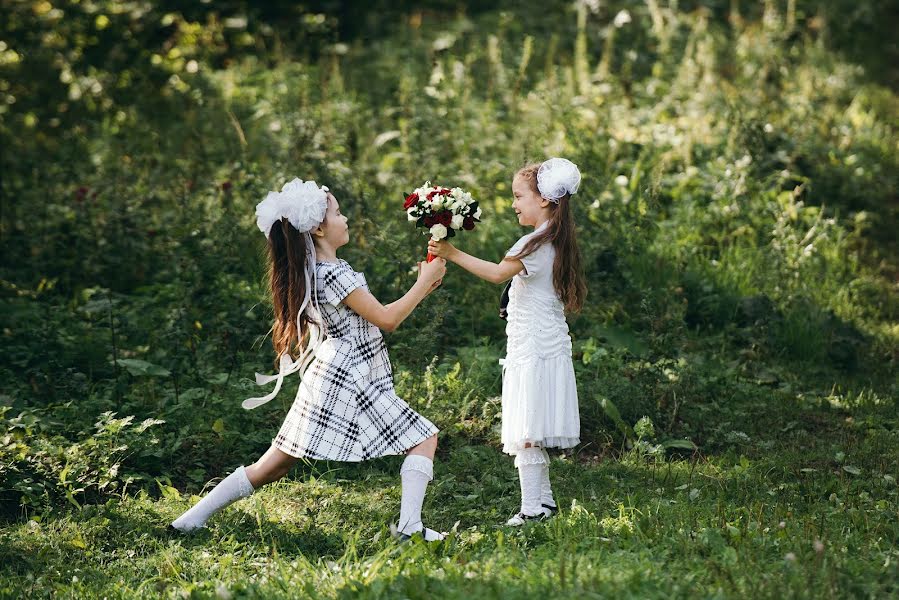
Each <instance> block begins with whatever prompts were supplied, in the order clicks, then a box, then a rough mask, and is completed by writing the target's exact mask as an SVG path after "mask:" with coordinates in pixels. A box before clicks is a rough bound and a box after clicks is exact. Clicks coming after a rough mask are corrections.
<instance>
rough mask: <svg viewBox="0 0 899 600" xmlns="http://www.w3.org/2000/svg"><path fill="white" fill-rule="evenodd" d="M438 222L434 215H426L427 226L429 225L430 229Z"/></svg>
mask: <svg viewBox="0 0 899 600" xmlns="http://www.w3.org/2000/svg"><path fill="white" fill-rule="evenodd" d="M436 224H437V219H435V218H434V217H425V227H427V228H428V229H430V228H431V227H433V226H434V225H436Z"/></svg>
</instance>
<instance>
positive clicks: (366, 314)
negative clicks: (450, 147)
mask: <svg viewBox="0 0 899 600" xmlns="http://www.w3.org/2000/svg"><path fill="white" fill-rule="evenodd" d="M256 218H257V225H258V226H259V229H261V230H262V232H263V233H264V234H265V235H266V237H267V238H268V251H269V280H270V284H271V293H272V305H273V307H274V310H275V324H274V327H273V329H272V341H273V343H274V346H275V350H276V351H277V353H278V355H279V372H278V374H277V375H270V376H265V375H260V374H258V373H257V375H256V382H257V383H258V384H260V385H265V384H268V383H271V382H272V381H275V382H276V385H275V388H274V390H273V391H272V392H271V393H270V394H268V395H266V396H263V397H260V398H250V399H248V400H245V401H244V403H243V406H244V408H247V409H250V408H255V407H257V406H259V405H261V404H264V403H266V402H268V401H269V400H271V399H272V398H274V397H275V395H277V393H278V392H279V391H280V390H281V387H282V384H283V382H284V378H285V377H286V376H288V375H290V374H292V373H296V372H299V373H300V376H301V377H302V380H301V383H300V386H299V389H298V390H297V396H296V399H295V400H294V403H293V406H292V407H291V409H290V412H289V413H288V414H287V418H286V419H285V420H284V424H283V425H282V426H281V429H280V431H279V432H278V435H277V436H276V437H275V439H274V441H273V442H272V446H271V448H269V449H268V451H267V452H266V453H265V454H264V455H263V456H262V457H261V458H260V459H259V460H257V461H256V462H255V463H254V464H252V465H251V466H249V467H246V468H244V467H240V468H238V469H237V470H236V471H234V472H233V473H231V475H229V476H228V477H226V478H225V479H224V480H222V482H221V483H219V484H218V485H217V486H216V487H215V488H213V490H212V491H210V492H209V493H208V494H207V495H206V496H205V497H204V498H203V499H202V500H200V501H199V502H198V503H197V504H196V505H195V506H193V507H192V508H191V509H190V510H188V511H187V512H185V513H184V514H182V515H181V516H180V517H178V518H177V519H176V520H175V521H174V522H173V523H172V524H171V527H172V528H173V529H175V530H177V531H181V532H187V531H192V530H194V529H198V528H200V527H203V526H204V524H205V523H206V520H207V519H208V518H209V517H210V516H211V515H212V514H213V513H215V512H217V511H219V510H221V509H223V508H224V507H226V506H228V505H229V504H231V503H232V502H234V501H236V500H238V499H240V498H244V497H246V496H249V495H250V494H252V493H253V491H254V490H256V489H258V488H259V487H260V486H262V485H265V484H267V483H271V482H273V481H276V480H278V479H280V478H281V477H283V476H284V475H286V474H287V472H288V471H289V470H290V468H291V467H292V466H293V465H294V464H296V462H297V461H298V460H300V459H301V458H308V459H319V460H338V461H349V462H355V461H361V460H367V459H370V458H375V457H378V456H387V455H392V454H406V459H405V461H404V462H403V466H402V468H401V469H400V477H401V481H402V499H401V506H400V522H399V524H398V526H397V533H398V535H399V537H400V538H401V539H407V538H409V537H410V536H412V535H416V534H417V535H421V536H422V537H424V539H425V540H427V541H436V540H439V539H442V538H443V534H441V533H438V532H436V531H434V530H432V529H427V528H425V527H424V525H423V524H422V520H421V506H422V501H423V500H424V495H425V490H426V488H427V486H428V482H429V481H430V480H431V478H432V477H433V459H434V451H435V450H436V448H437V427H435V426H434V424H433V423H431V422H430V421H429V420H428V419H426V418H424V417H423V416H421V415H420V414H418V413H417V412H415V411H414V410H412V408H411V407H410V406H409V405H408V404H406V402H405V401H403V399H402V398H400V397H399V396H397V395H396V392H395V391H394V388H393V373H392V371H391V368H390V359H389V357H388V356H387V347H386V346H385V344H384V338H383V337H382V336H381V330H382V329H384V330H387V331H393V330H394V329H396V328H397V327H398V326H399V324H400V323H401V322H402V321H403V320H404V319H405V318H406V317H408V316H409V314H410V313H411V312H412V310H413V309H415V307H416V306H417V305H418V304H419V303H420V302H421V301H422V300H424V299H425V297H426V296H427V295H428V294H430V293H431V291H433V290H434V289H436V288H437V286H439V285H440V283H441V281H442V277H443V275H444V273H445V272H446V262H445V261H443V260H436V261H434V262H432V263H425V262H423V263H420V264H419V276H418V281H416V282H415V284H414V285H413V286H412V288H411V289H410V290H409V291H408V292H407V293H406V294H405V295H404V296H403V297H402V298H400V299H399V300H397V301H395V302H392V303H390V304H387V305H386V306H385V305H382V304H381V303H380V302H378V300H377V299H376V298H375V297H374V296H372V294H371V292H369V289H368V284H367V283H366V281H365V276H364V275H363V274H362V273H358V272H356V271H354V270H353V269H352V267H350V265H349V263H347V262H346V261H344V260H342V259H339V258H337V250H338V248H340V247H341V246H343V245H345V244H346V243H347V242H348V241H349V239H350V238H349V229H348V228H347V218H346V217H345V216H344V215H342V214H341V213H340V205H339V203H338V202H337V199H336V198H335V197H334V195H333V194H331V193H330V192H329V191H328V188H327V187H325V186H322V187H318V186H316V184H315V182H314V181H306V182H303V181H301V180H299V179H294V180H293V181H291V182H289V183H287V184H286V185H285V186H284V188H282V190H281V192H270V193H269V194H268V196H267V197H266V198H265V200H263V201H262V202H260V203H259V205H258V206H257V207H256ZM292 355H297V359H296V360H293V357H292Z"/></svg>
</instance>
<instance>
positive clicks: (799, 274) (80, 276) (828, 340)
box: [0, 0, 899, 516]
mask: <svg viewBox="0 0 899 600" xmlns="http://www.w3.org/2000/svg"><path fill="white" fill-rule="evenodd" d="M897 4H899V3H897V2H895V1H890V2H848V1H845V0H829V1H827V2H805V1H801V0H786V1H774V0H768V1H766V2H745V1H744V2H740V1H739V0H727V1H725V0H720V1H710V2H678V1H676V0H670V1H664V0H647V1H645V2H606V1H600V0H592V1H587V2H570V1H568V2H561V1H557V0H549V1H544V2H540V3H521V2H509V1H501V0H495V1H492V2H461V1H451V0H443V1H440V0H434V1H429V2H411V1H402V2H388V1H386V0H372V1H369V2H366V3H365V4H364V6H362V5H358V4H357V3H348V2H337V1H322V2H305V3H292V2H266V3H252V2H236V1H223V2H209V1H205V2H177V1H163V2H141V1H134V2H112V1H70V2H62V1H57V2H50V1H46V0H45V1H17V0H12V1H10V0H7V1H5V2H4V3H3V15H4V23H3V29H2V33H0V135H2V140H0V146H2V181H0V191H2V214H0V233H2V251H3V262H2V271H0V303H2V311H0V336H2V344H0V382H2V396H0V406H2V408H0V508H2V512H3V514H4V515H6V516H13V515H16V514H20V512H21V510H23V508H24V509H25V510H26V512H33V511H44V510H48V509H50V508H51V507H53V506H57V507H58V506H60V503H66V500H67V501H68V504H74V505H79V504H80V503H83V502H85V501H88V502H90V501H95V500H97V499H100V498H102V497H104V495H108V494H118V493H125V492H126V491H127V490H128V489H134V488H136V487H142V488H144V489H147V490H149V491H151V492H153V491H154V490H157V491H158V489H159V488H161V487H163V486H166V485H171V484H175V485H179V486H187V487H190V488H192V489H196V488H197V487H198V486H199V485H201V484H202V483H204V482H205V481H207V480H208V478H209V477H212V476H214V475H216V474H220V473H221V472H223V470H224V469H225V468H226V467H227V466H230V465H233V464H236V463H238V462H242V461H246V460H248V459H249V458H251V457H252V456H254V455H255V454H256V453H258V452H260V451H262V450H264V449H265V447H266V446H267V444H268V442H269V441H270V439H271V436H272V434H273V432H274V431H275V427H276V426H277V424H278V423H279V421H280V420H281V418H282V416H283V414H284V412H285V411H286V409H287V407H288V406H289V404H290V400H291V394H290V393H289V392H286V393H283V394H282V395H281V397H279V399H278V400H277V401H275V402H273V403H272V404H271V405H269V407H266V408H265V409H260V410H257V411H255V412H252V413H248V412H245V411H242V410H241V409H240V408H239V402H240V400H242V399H243V398H245V397H248V396H250V395H254V394H255V393H256V392H257V390H256V389H254V388H255V386H254V385H253V384H252V374H253V371H255V370H260V371H261V370H265V369H267V368H268V369H270V368H271V366H272V362H273V353H272V350H271V345H270V342H269V340H268V338H267V336H266V335H265V332H266V331H267V330H268V328H269V327H270V317H271V314H270V307H269V306H268V304H267V301H266V298H265V279H264V271H263V269H264V262H263V250H264V244H263V242H264V237H263V236H261V235H260V234H259V232H258V230H257V229H256V227H255V222H254V217H253V209H254V206H255V204H256V203H257V202H258V201H259V200H260V199H261V198H262V197H263V196H264V194H265V192H266V191H267V190H269V189H276V188H279V187H280V185H281V184H282V183H284V182H285V181H286V180H288V179H289V178H292V177H294V176H300V177H303V178H314V179H316V180H317V181H319V182H324V183H327V184H328V185H329V186H330V187H331V189H332V190H334V191H335V194H336V195H337V197H338V198H339V199H340V200H341V203H342V206H343V207H344V208H345V210H346V212H347V214H348V215H349V218H350V224H351V233H352V241H351V244H350V246H348V247H347V248H346V249H345V252H344V253H343V256H344V257H345V258H346V259H348V260H349V261H350V262H351V263H352V264H353V265H354V266H355V267H356V269H357V270H360V271H363V272H365V273H366V274H367V275H368V281H369V282H370V285H371V286H372V288H373V291H374V293H375V294H376V295H377V296H378V297H379V298H381V299H382V300H384V301H389V300H392V299H393V298H395V297H397V296H399V295H400V294H401V293H402V292H403V291H404V290H405V289H406V288H407V287H408V286H409V285H411V282H412V280H413V277H414V276H413V275H412V274H411V272H410V268H411V267H412V266H413V264H414V261H416V260H418V259H419V258H420V257H421V256H422V254H423V252H424V239H423V238H421V237H420V236H419V234H418V232H416V231H414V230H413V229H412V228H411V227H410V226H409V224H408V223H407V222H406V221H405V216H404V214H403V213H402V212H401V201H402V193H403V192H404V191H407V190H410V189H411V188H413V187H415V186H417V185H419V184H421V183H422V182H423V181H424V180H426V179H429V180H431V181H436V182H440V183H443V184H455V185H460V186H462V187H465V188H466V189H468V190H469V191H471V192H472V193H473V194H474V195H475V197H476V198H478V199H479V200H480V201H481V204H482V206H483V207H484V210H485V218H484V223H483V224H482V225H481V226H479V228H478V229H477V230H476V231H474V232H471V233H467V234H466V235H465V236H463V237H462V238H461V242H460V245H462V246H463V247H464V248H465V249H466V250H468V251H470V252H473V253H474V254H477V255H479V256H482V257H485V258H488V259H494V260H497V259H498V258H499V257H500V256H501V255H502V253H503V251H504V250H505V249H506V248H508V247H509V246H510V245H511V244H512V242H514V240H515V239H516V238H517V237H518V236H519V235H521V234H522V233H523V232H522V231H521V230H520V229H519V228H518V226H517V225H516V224H515V223H514V221H513V220H512V219H511V210H510V203H511V192H510V189H509V188H510V184H511V177H512V174H513V173H514V171H515V170H516V169H517V168H518V167H519V166H521V165H522V164H523V163H524V162H525V161H529V160H539V159H542V158H545V157H547V156H551V155H564V156H566V157H568V158H570V159H572V160H573V161H575V162H576V163H577V164H579V165H580V167H581V169H582V171H583V173H584V182H583V186H582V188H581V192H580V193H579V194H578V195H577V197H576V213H577V219H578V223H579V229H578V235H579V239H580V243H581V247H582V250H583V253H584V257H585V268H586V272H587V276H588V279H589V290H590V292H589V301H588V305H587V306H586V308H585V309H584V311H583V312H582V313H581V314H579V315H572V316H571V318H570V319H569V323H570V325H571V330H572V337H573V339H574V343H575V360H576V363H577V370H578V378H579V386H580V390H581V404H582V411H583V424H584V447H583V449H582V451H583V452H584V453H587V454H590V453H593V454H597V453H598V454H602V453H604V452H607V451H613V450H614V449H615V448H618V447H620V446H621V445H622V444H624V445H628V444H633V442H634V434H633V430H632V429H631V428H630V425H631V424H633V423H635V422H637V421H638V419H640V417H642V416H644V415H645V416H648V417H650V418H651V419H652V421H653V422H654V423H655V429H656V431H657V433H658V435H659V436H662V437H668V438H671V439H674V438H685V437H686V438H690V439H691V440H693V442H695V443H697V444H699V446H700V448H702V449H703V450H704V451H707V452H714V451H715V450H716V449H720V448H723V447H726V446H727V445H728V444H732V443H733V442H734V439H736V438H735V437H734V436H735V434H734V427H735V425H733V423H735V422H737V423H742V424H741V427H742V428H743V429H744V430H745V429H746V428H748V427H751V422H752V421H753V419H754V418H756V417H758V416H759V415H767V416H768V418H776V415H777V407H778V405H779V404H782V403H790V402H795V401H796V400H797V398H804V397H813V398H819V399H820V402H822V403H830V404H831V405H843V406H845V405H848V404H852V403H855V404H859V403H861V404H867V405H870V406H872V407H881V408H883V409H884V410H885V411H887V413H889V411H890V410H893V414H895V400H896V396H897V392H899V383H897V378H896V363H897V359H899V344H897V342H899V312H897V311H899V299H897V293H896V292H897V280H899V270H897V265H899V246H897V243H896V236H895V231H896V224H897V207H899V203H897V174H899V169H897V156H899V153H897V137H896V134H895V128H896V125H897V118H899V106H897V96H896V91H895V90H896V86H897V83H899V73H897V69H896V65H897V64H899V53H897V48H896V39H895V31H896V25H897V23H896V15H897V14H899V6H897ZM498 294H499V289H498V288H496V287H494V286H491V285H488V284H486V283H483V282H478V281H474V280H473V278H471V277H470V276H468V275H466V274H464V273H462V272H460V271H459V270H458V269H454V268H451V273H450V275H449V276H448V277H447V279H446V282H445V284H444V286H443V288H442V289H441V290H440V291H439V292H438V293H436V294H434V295H433V296H432V297H431V298H429V300H428V301H427V302H426V303H424V304H423V305H422V307H421V308H420V309H419V310H418V311H417V312H416V313H415V314H414V315H413V316H412V317H411V318H410V320H409V321H408V322H407V323H406V324H404V326H403V327H402V328H401V330H400V331H398V332H396V333H395V334H391V335H390V336H389V337H388V344H389V346H390V349H391V356H392V358H393V360H394V361H395V367H396V377H397V385H398V389H399V390H400V392H401V394H403V395H404V396H405V397H406V398H408V399H409V401H410V403H412V404H413V405H414V406H416V407H417V408H419V409H421V410H422V411H424V412H425V413H426V414H427V415H428V416H429V417H431V418H433V419H434V420H435V421H436V422H437V423H438V424H439V425H440V426H441V427H442V428H443V429H444V432H445V438H446V444H447V445H448V446H449V447H452V446H453V444H457V443H458V444H461V443H470V442H477V443H492V444H495V443H496V438H497V436H496V434H495V431H496V426H497V423H498V414H499V406H498V400H497V396H498V395H499V391H500V373H499V369H498V367H497V365H496V360H497V359H498V358H499V357H500V356H501V354H502V352H503V345H504V339H503V337H504V334H503V326H504V323H503V322H502V321H500V320H499V319H498V318H496V317H495V313H496V306H497V299H498V298H497V297H498ZM422 374H424V375H422ZM295 386H296V382H294V385H293V389H295ZM290 391H292V390H290ZM737 437H739V436H737Z"/></svg>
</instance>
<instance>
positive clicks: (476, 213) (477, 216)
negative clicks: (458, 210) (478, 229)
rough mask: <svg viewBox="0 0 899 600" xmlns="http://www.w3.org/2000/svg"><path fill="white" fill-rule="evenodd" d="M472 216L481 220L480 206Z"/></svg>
mask: <svg viewBox="0 0 899 600" xmlns="http://www.w3.org/2000/svg"><path fill="white" fill-rule="evenodd" d="M472 216H473V217H474V218H475V219H480V218H481V207H480V206H479V207H478V209H477V210H476V211H474V214H473V215H472Z"/></svg>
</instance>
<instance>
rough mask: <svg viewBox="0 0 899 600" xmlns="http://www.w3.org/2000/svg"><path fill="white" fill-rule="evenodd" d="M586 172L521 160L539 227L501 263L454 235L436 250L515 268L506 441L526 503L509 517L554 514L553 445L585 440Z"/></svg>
mask: <svg viewBox="0 0 899 600" xmlns="http://www.w3.org/2000/svg"><path fill="white" fill-rule="evenodd" d="M580 180H581V176H580V172H579V171H578V169H577V166H575V165H574V163H572V162H571V161H568V160H566V159H564V158H551V159H549V160H547V161H545V162H542V163H536V164H532V165H528V166H526V167H524V168H522V169H520V170H519V171H518V172H517V173H516V174H515V177H514V178H513V180H512V193H513V194H514V196H515V200H514V201H513V202H512V208H514V209H515V214H516V215H517V217H518V222H519V224H521V225H524V226H525V227H533V228H534V231H533V232H532V233H529V234H527V235H525V236H524V237H522V238H521V239H520V240H518V242H516V243H515V245H514V246H512V248H511V249H510V250H509V251H508V252H507V253H506V256H505V257H504V258H503V260H502V261H501V262H500V263H499V264H495V263H492V262H489V261H485V260H481V259H480V258H476V257H474V256H471V255H470V254H466V253H465V252H462V251H461V250H459V249H457V248H455V247H454V246H453V245H452V244H450V243H448V242H446V241H440V242H434V241H432V242H430V243H429V246H428V251H429V252H430V253H431V254H434V255H436V256H439V257H441V258H445V259H446V260H448V261H450V262H454V263H456V264H457V265H459V266H460V267H462V268H463V269H465V270H467V271H469V272H471V273H473V274H474V275H477V276H478V277H480V278H482V279H485V280H487V281H491V282H493V283H502V282H504V281H506V280H508V279H509V278H510V277H511V278H512V281H511V283H510V286H509V289H508V297H509V303H508V310H507V314H508V323H507V325H506V335H507V336H508V342H507V348H506V357H505V359H504V360H503V361H501V362H502V363H503V412H502V443H503V451H504V452H506V453H508V454H512V455H514V456H515V466H516V467H518V476H519V479H520V483H521V510H520V511H519V512H518V514H516V515H515V516H513V517H512V518H511V519H509V521H508V523H507V525H521V524H523V523H524V522H525V521H526V520H528V519H544V518H547V517H550V516H552V515H553V514H555V512H556V510H557V508H556V502H555V500H554V498H553V494H552V488H551V486H550V481H549V455H548V454H547V452H546V448H571V447H573V446H575V445H577V444H578V443H579V442H580V417H579V413H578V399H577V386H576V384H575V379H574V366H573V365H572V362H571V338H570V337H569V335H568V325H567V323H566V322H565V311H566V310H568V311H578V310H580V308H581V306H582V305H583V302H584V298H585V296H586V293H587V287H586V283H585V280H584V275H583V272H582V270H581V257H580V250H579V249H578V245H577V240H576V239H575V231H574V218H573V215H572V212H571V205H570V200H571V194H573V193H575V192H576V191H577V189H578V186H579V184H580Z"/></svg>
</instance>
